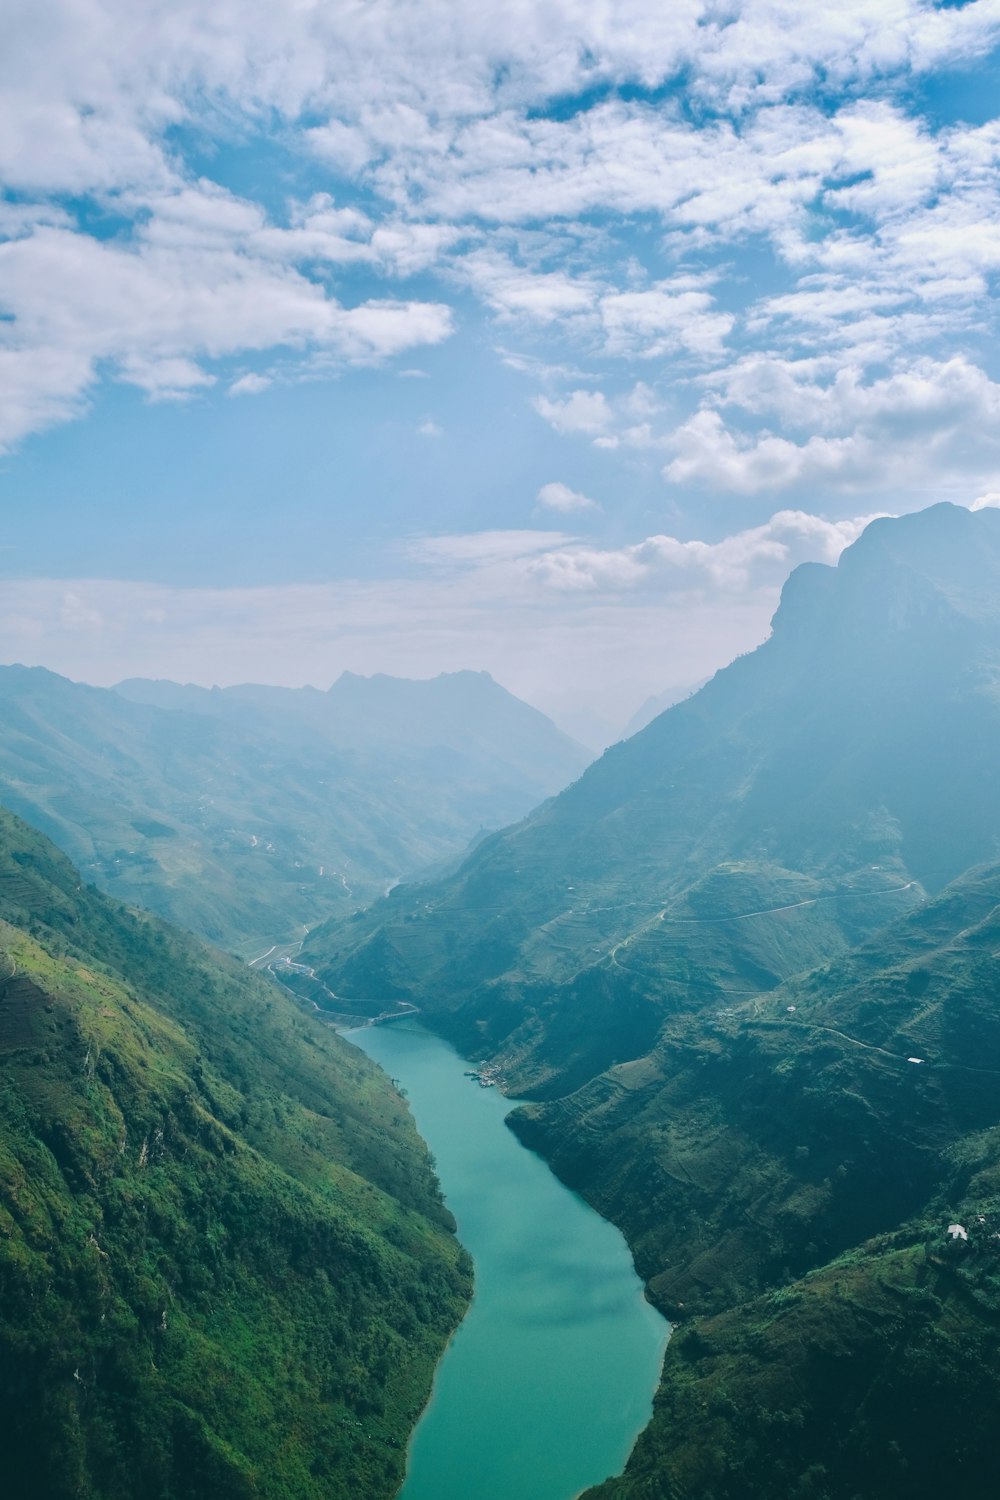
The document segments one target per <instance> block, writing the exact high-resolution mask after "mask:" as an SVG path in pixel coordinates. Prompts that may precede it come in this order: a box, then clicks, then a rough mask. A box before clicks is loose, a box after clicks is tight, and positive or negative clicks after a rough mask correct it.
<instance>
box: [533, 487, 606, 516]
mask: <svg viewBox="0 0 1000 1500" xmlns="http://www.w3.org/2000/svg"><path fill="white" fill-rule="evenodd" d="M537 498H538V503H539V505H542V506H544V507H545V508H546V510H558V511H572V510H599V509H600V506H599V505H598V504H597V501H596V500H591V498H590V496H589V495H583V494H581V493H580V491H579V490H571V489H570V487H569V485H568V484H561V483H560V482H559V481H558V480H556V481H554V482H553V483H552V484H543V485H542V487H541V489H540V490H539V491H538V497H537Z"/></svg>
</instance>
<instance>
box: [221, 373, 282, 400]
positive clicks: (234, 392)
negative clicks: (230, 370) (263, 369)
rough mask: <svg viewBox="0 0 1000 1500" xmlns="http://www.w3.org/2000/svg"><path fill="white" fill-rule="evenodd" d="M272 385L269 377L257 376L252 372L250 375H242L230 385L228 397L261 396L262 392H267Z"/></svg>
mask: <svg viewBox="0 0 1000 1500" xmlns="http://www.w3.org/2000/svg"><path fill="white" fill-rule="evenodd" d="M270 385H271V379H270V376H268V375H256V374H254V373H253V372H252V371H251V373H250V374H249V375H241V376H240V377H239V378H238V379H237V380H234V381H233V382H232V384H231V385H230V387H229V389H228V391H227V392H226V395H227V396H259V395H260V393H261V391H266V390H267V389H268V387H269V386H270Z"/></svg>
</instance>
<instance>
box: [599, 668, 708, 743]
mask: <svg viewBox="0 0 1000 1500" xmlns="http://www.w3.org/2000/svg"><path fill="white" fill-rule="evenodd" d="M706 680H707V679H705V678H702V680H701V681H700V682H695V683H688V684H687V685H686V686H684V687H669V688H664V690H663V692H662V693H654V694H653V696H652V697H651V698H647V699H646V701H645V703H643V704H642V705H641V707H639V708H637V709H636V711H635V713H634V714H633V715H632V717H631V719H629V721H628V723H627V724H626V725H625V728H624V729H623V730H622V732H621V736H620V738H621V739H623V740H630V739H631V738H632V736H633V735H634V734H638V733H639V730H640V729H645V727H646V725H647V724H652V722H653V720H654V719H655V718H658V717H659V715H660V714H663V713H666V711H667V709H668V708H673V706H674V704H675V703H681V702H683V700H684V699H685V698H690V696H691V694H692V693H696V692H697V691H698V689H699V688H700V687H704V686H705V682H706Z"/></svg>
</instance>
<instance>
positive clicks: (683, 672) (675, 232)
mask: <svg viewBox="0 0 1000 1500" xmlns="http://www.w3.org/2000/svg"><path fill="white" fill-rule="evenodd" d="M825 9H829V11H830V13H829V14H826V13H822V14H821V13H819V12H818V11H817V10H816V9H815V8H813V7H802V6H801V5H800V4H797V3H783V0H744V3H739V0H725V3H718V4H706V3H702V0H677V3H674V4H672V5H671V6H669V7H667V6H664V5H662V3H660V0H620V3H617V4H615V5H614V6H611V5H609V4H607V3H604V0H600V3H598V0H589V3H578V0H550V3H547V4H545V5H542V4H540V3H537V0H534V3H526V0H522V3H520V4H509V5H507V6H506V7H504V8H503V11H502V12H501V11H499V10H497V11H496V13H487V12H486V10H485V9H484V8H483V7H481V6H474V5H472V4H471V3H465V0H447V3H444V0H419V3H414V0H409V3H400V0H374V3H369V4H366V5H360V4H359V5H348V4H344V3H339V0H338V3H337V4H331V3H291V0H218V3H216V4H215V5H213V6H211V7H206V6H204V5H201V4H195V3H192V0H170V3H166V0H141V3H139V4H135V3H134V0H129V3H126V0H31V3H30V4H29V3H27V0H14V3H12V4H11V5H10V6H9V8H8V24H7V26H6V30H7V34H8V35H7V42H6V45H5V48H4V52H3V56H2V57H0V75H2V81H3V102H2V104H0V171H2V174H3V181H4V183H5V193H4V197H3V199H2V200H0V445H2V453H0V501H2V505H3V531H2V535H0V548H2V551H0V570H2V574H3V579H2V583H0V619H2V622H3V631H4V641H5V645H4V648H3V659H6V660H25V661H30V662H38V663H41V664H44V665H48V666H51V667H53V668H54V669H56V670H60V671H64V672H67V673H68V674H69V675H72V676H76V677H80V678H83V679H86V680H89V681H94V682H112V681H115V680H116V679H117V678H118V677H120V676H124V675H131V674H137V673H138V674H143V675H157V676H158V675H164V676H166V675H169V676H173V677H180V678H184V679H191V680H196V681H204V682H212V681H219V682H231V681H237V680H246V679H248V678H253V679H257V680H267V681H279V682H288V683H298V682H304V681H312V682H314V683H316V684H318V685H320V686H325V685H326V684H327V683H328V682H329V681H331V680H332V679H333V678H335V677H336V676H337V675H338V673H339V672H340V671H341V670H343V669H345V668H349V669H351V670H355V671H375V670H381V671H390V672H393V671H394V672H399V673H402V674H409V675H430V674H433V673H434V672H437V671H439V670H451V669H454V668H457V667H461V666H470V667H477V668H479V667H486V668H488V669H489V670H491V671H493V672H494V675H496V676H497V677H498V678H499V679H500V680H501V681H502V682H504V683H505V684H506V685H508V686H509V687H511V688H512V689H513V690H514V691H517V692H520V693H521V694H522V695H524V696H526V697H528V698H530V699H531V700H532V701H534V702H537V703H538V704H539V705H540V706H542V707H544V708H546V709H548V710H549V711H552V712H554V713H556V714H557V715H560V716H562V718H563V719H564V721H565V722H567V723H570V724H572V725H574V726H575V727H578V728H579V727H582V725H583V723H584V720H583V719H582V718H581V717H580V716H581V715H590V716H591V717H592V718H594V717H596V718H597V719H599V720H603V721H604V722H605V723H607V724H608V725H609V726H611V727H612V728H614V727H616V726H618V725H620V724H621V723H622V722H623V721H624V720H625V719H626V718H627V717H628V716H629V714H630V713H631V711H632V709H633V708H634V707H636V706H637V705H638V703H639V701H641V699H642V698H643V697H644V696H645V695H646V694H647V693H651V692H655V691H657V690H659V689H661V688H665V687H667V686H671V685H673V684H675V683H684V682H691V681H694V680H696V679H698V678H700V677H702V676H704V675H705V674H706V673H707V672H709V671H711V670H712V669H714V668H715V667H716V666H718V665H720V664H722V663H723V662H724V661H726V660H727V659H729V658H730V657H731V656H732V655H733V654H734V653H735V652H736V651H739V650H742V649H746V648H747V647H748V646H751V645H753V644H754V643H755V642H756V641H757V640H759V639H761V638H762V636H763V635H764V633H765V632H766V629H767V621H768V618H769V616H770V613H771V611H772V610H773V607H774V603H775V599H776V593H777V590H778V588H779V587H780V584H781V581H782V580H783V578H784V577H785V576H786V575H787V573H788V571H789V570H790V568H791V567H793V566H794V565H795V564H796V563H797V562H799V561H802V560H805V559H819V560H823V561H834V560H835V559H836V557H837V555H838V554H839V551H840V550H841V548H842V547H843V546H844V545H845V544H846V543H848V542H849V541H850V540H851V539H852V538H853V537H854V536H856V535H857V533H858V530H859V529H860V527H861V526H862V525H863V524H864V521H865V519H866V518H868V517H870V516H872V515H875V514H880V513H886V512H888V513H900V512H903V511H907V510H913V509H916V508H919V507H920V506H923V505H925V504H928V503H930V502H932V501H934V500H937V499H941V498H947V499H952V500H955V501H957V502H958V503H962V504H975V503H980V504H991V503H996V497H997V493H998V492H1000V422H998V417H1000V368H998V362H997V359H996V356H995V353H994V346H995V332H996V330H995V306H996V302H995V292H994V286H995V277H996V271H997V266H998V263H1000V233H998V229H1000V184H998V175H997V166H998V161H1000V121H998V120H997V118H996V107H995V104H994V101H995V100H997V99H998V98H1000V92H998V83H1000V62H998V59H1000V0H972V3H969V4H964V5H934V4H931V3H921V0H843V3H841V4H839V5H838V6H837V7H835V8H825ZM593 732H594V734H595V735H598V736H599V733H600V731H599V729H597V728H595V729H594V731H593Z"/></svg>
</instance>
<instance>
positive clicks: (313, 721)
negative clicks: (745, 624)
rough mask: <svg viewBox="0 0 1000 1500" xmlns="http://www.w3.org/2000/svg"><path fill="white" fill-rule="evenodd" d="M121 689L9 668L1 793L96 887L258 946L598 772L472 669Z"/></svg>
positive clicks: (377, 889) (1, 702)
mask: <svg viewBox="0 0 1000 1500" xmlns="http://www.w3.org/2000/svg"><path fill="white" fill-rule="evenodd" d="M358 684H361V686H360V687H359V686H358ZM386 684H389V685H388V686H386ZM124 686H128V685H124ZM124 686H123V692H111V691H108V690H105V689H101V688H91V687H87V686H85V685H83V684H81V683H73V682H68V681H67V680H66V679H65V678H61V677H57V676H55V675H54V674H53V673H50V672H46V671H43V670H42V669H39V668H36V669H31V670H29V669H26V668H23V667H7V668H0V795H2V797H3V800H4V801H5V802H6V804H7V805H9V806H10V807H12V808H13V809H14V810H15V811H16V812H18V813H20V814H21V815H22V816H24V817H26V818H28V819H29V821H31V822H32V823H34V824H35V825H36V826H38V827H40V828H41V829H43V831H44V832H45V833H47V834H48V835H49V836H50V837H51V838H53V839H54V840H55V841H56V842H57V843H58V844H59V845H60V846H61V847H62V848H63V849H64V850H65V851H66V852H67V853H68V854H69V855H70V856H71V858H73V859H74V860H75V861H76V862H77V863H78V864H79V865H80V866H81V868H82V869H83V871H84V873H85V875H86V876H87V878H88V879H93V880H96V881H97V882H98V883H99V884H100V885H102V886H103V887H105V888H106V889H108V890H111V891H112V892H114V894H116V895H119V896H121V897H122V898H124V899H126V900H128V901H131V902H135V903H139V904H142V905H145V906H148V907H150V908H151V909H152V910H155V911H158V912H160V914H161V915H165V916H168V917H170V918H171V919H173V920H176V921H179V922H182V923H183V924H184V925H185V926H187V927H190V928H191V929H193V930H195V931H197V932H199V933H200V934H201V935H202V936H204V937H208V938H209V939H211V940H212V941H215V942H219V943H222V944H224V945H226V946H229V947H237V948H240V949H241V950H242V951H245V952H249V951H250V949H253V950H254V951H258V949H259V946H260V944H259V939H260V938H261V937H262V936H268V935H270V936H273V937H275V938H278V937H289V938H290V937H293V936H295V935H296V934H297V933H299V932H300V931H301V930H302V924H308V923H311V922H315V921H317V920H318V919H319V918H320V917H324V916H327V915H329V914H330V913H331V912H332V911H336V910H338V909H340V910H344V911H349V910H351V909H352V908H353V907H354V906H355V905H356V904H357V903H358V901H360V900H363V899H370V898H371V897H373V896H375V895H377V894H379V893H381V891H382V890H383V889H384V888H385V886H386V885H387V884H388V883H389V882H390V881H392V880H394V879H395V878H396V877H397V876H399V875H403V874H406V873H408V872H412V871H413V870H415V869H417V868H419V867H421V866H423V865H427V864H429V863H431V862H432V861H435V860H439V859H441V858H444V857H446V856H450V855H454V854H456V853H458V852H459V851H461V850H462V849H464V848H465V847H466V845H467V844H468V842H469V840H470V839H471V838H473V837H474V836H475V835H476V834H477V833H478V832H479V831H480V830H481V828H482V827H483V826H484V825H486V826H491V827H495V826H497V824H499V823H504V822H507V821H509V820H510V819H511V818H512V817H518V816H520V815H521V814H522V813H523V812H524V811H526V810H527V809H528V808H529V807H531V806H533V805H534V804H535V803H536V802H537V801H538V800H539V799H540V798H541V797H544V796H547V795H548V794H549V793H550V792H553V791H556V790H558V789H559V788H560V787H561V786H562V785H564V784H565V782H566V781H568V780H570V779H572V777H573V776H574V775H576V774H577V773H578V772H579V771H580V770H581V769H582V767H583V765H584V764H585V763H586V759H587V757H586V754H585V752H583V751H581V750H580V748H579V747H577V746H574V745H573V743H572V742H571V741H569V740H567V739H566V738H565V736H563V735H561V734H560V733H559V731H558V730H556V729H555V727H554V726H553V725H552V724H551V723H550V722H549V721H548V720H547V719H545V718H544V716H543V715H541V714H539V713H537V712H536V711H535V710H534V709H531V708H529V707H528V706H527V705H526V704H522V703H520V702H518V700H517V699H515V698H512V697H511V695H510V694H508V693H505V692H504V690H503V689H502V688H500V687H498V686H497V685H496V684H495V683H493V682H492V680H490V679H487V678H484V677H482V676H481V675H480V674H477V673H459V674H455V675H454V676H452V677H451V678H441V679H437V680H436V682H433V683H405V682H404V683H400V682H393V681H392V680H391V679H383V680H382V681H381V682H379V681H378V680H374V679H373V682H372V684H368V685H365V684H364V680H363V679H356V680H355V683H354V684H353V685H352V684H351V683H348V684H346V685H345V686H344V687H343V688H342V690H341V691H340V692H338V691H337V689H335V690H334V691H333V692H332V693H331V694H324V693H316V692H313V691H312V690H311V689H303V690H301V691H300V692H290V691H287V690H281V689H267V688H246V689H232V690H227V691H226V692H218V691H215V692H208V691H206V690H204V689H199V688H179V687H177V686H176V685H175V684H169V683H168V684H132V685H131V687H130V688H129V691H130V693H131V697H130V698H127V697H126V696H124ZM339 686H340V685H338V687H339ZM369 689H370V691H369ZM143 697H145V698H147V699H149V700H151V701H149V702H143V701H133V700H136V699H140V698H143ZM372 698H374V699H375V700H376V701H375V702H374V704H372V703H369V706H368V708H367V709H364V704H363V702H362V700H366V699H372ZM387 703H388V706H387ZM411 709H412V710H413V718H414V722H415V723H417V722H419V723H420V724H422V731H421V735H417V734H416V733H414V734H413V735H410V736H408V735H407V734H406V733H405V732H404V725H405V720H406V716H407V714H408V713H409V712H410V710H411ZM362 710H364V711H362ZM466 721H467V722H466ZM470 725H471V726H478V727H474V728H470V727H468V726H470ZM265 946H266V945H265Z"/></svg>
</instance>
